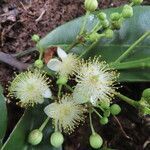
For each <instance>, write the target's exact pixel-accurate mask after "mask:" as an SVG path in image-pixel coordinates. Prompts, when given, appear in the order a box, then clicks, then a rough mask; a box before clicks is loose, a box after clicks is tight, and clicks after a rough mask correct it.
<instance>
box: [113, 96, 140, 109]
mask: <svg viewBox="0 0 150 150" xmlns="http://www.w3.org/2000/svg"><path fill="white" fill-rule="evenodd" d="M116 96H117V97H119V98H120V99H122V100H123V101H125V102H126V103H128V104H130V105H131V106H133V107H135V108H138V107H139V103H138V101H135V100H133V99H131V98H128V97H127V96H124V95H122V94H120V93H116Z"/></svg>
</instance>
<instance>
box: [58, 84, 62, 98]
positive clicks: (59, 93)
mask: <svg viewBox="0 0 150 150" xmlns="http://www.w3.org/2000/svg"><path fill="white" fill-rule="evenodd" d="M61 90H62V85H59V86H58V97H60V96H61Z"/></svg>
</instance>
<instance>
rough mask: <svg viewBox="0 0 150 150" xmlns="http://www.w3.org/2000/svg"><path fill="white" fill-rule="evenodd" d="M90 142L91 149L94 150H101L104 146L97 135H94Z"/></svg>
mask: <svg viewBox="0 0 150 150" xmlns="http://www.w3.org/2000/svg"><path fill="white" fill-rule="evenodd" d="M89 141H90V145H91V147H92V148H94V149H98V148H100V147H101V146H102V144H103V139H102V138H101V136H100V135H99V134H97V133H95V134H92V135H91V136H90V138H89Z"/></svg>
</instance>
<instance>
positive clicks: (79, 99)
mask: <svg viewBox="0 0 150 150" xmlns="http://www.w3.org/2000/svg"><path fill="white" fill-rule="evenodd" d="M73 99H74V101H75V102H76V103H78V104H84V103H87V102H88V101H89V95H88V94H87V92H86V91H84V90H83V89H82V88H81V87H79V86H78V85H77V86H76V88H75V89H74V92H73Z"/></svg>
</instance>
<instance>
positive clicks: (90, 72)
mask: <svg viewBox="0 0 150 150" xmlns="http://www.w3.org/2000/svg"><path fill="white" fill-rule="evenodd" d="M142 1H143V0H132V3H131V4H130V5H125V6H124V7H123V9H122V11H121V12H120V13H118V12H114V13H111V14H106V13H105V12H100V13H96V15H93V16H94V17H95V18H97V24H96V25H95V26H94V27H92V29H89V30H87V29H86V23H87V22H88V19H89V17H90V15H91V12H93V11H95V10H96V9H97V8H98V1H97V0H85V3H84V7H85V10H86V15H85V18H84V20H83V25H82V27H81V30H80V32H79V34H78V36H77V37H76V39H75V41H74V42H73V43H72V44H71V45H70V47H68V54H67V53H66V51H65V50H63V49H62V48H61V47H59V46H58V47H57V54H56V55H55V53H54V55H55V56H56V57H53V58H51V59H50V60H49V61H48V63H47V64H44V62H43V58H42V56H43V53H44V48H43V47H42V46H41V45H40V37H39V36H38V35H34V36H33V37H32V40H33V41H34V42H36V46H37V49H38V50H39V53H40V55H39V58H38V59H37V60H36V61H35V62H34V65H33V67H34V68H31V70H28V71H25V72H23V73H20V74H19V75H16V77H15V78H14V80H13V81H12V82H11V84H10V87H9V88H8V90H9V95H10V96H13V97H16V98H17V99H19V102H18V104H20V106H22V107H29V106H34V105H35V104H42V103H44V100H45V98H49V99H51V100H50V101H49V104H48V105H47V106H45V104H46V103H44V107H45V108H44V109H43V112H44V113H45V114H46V115H47V119H46V120H45V121H44V123H43V124H42V125H41V127H40V128H39V129H34V130H33V131H32V132H31V133H30V134H29V136H28V142H29V143H30V144H32V145H37V144H39V143H40V142H41V141H42V138H43V136H44V135H43V132H42V130H43V129H44V128H45V126H46V124H47V123H48V121H49V119H52V120H53V124H54V128H55V130H54V132H53V133H52V134H51V137H50V142H51V144H52V145H53V146H54V147H56V148H57V147H60V146H61V145H62V143H63V142H64V137H63V134H62V132H65V133H68V134H70V133H72V132H73V131H74V130H75V128H76V127H78V126H79V124H80V123H83V122H84V120H85V117H86V115H87V114H89V121H90V127H91V131H92V134H91V136H90V138H89V143H90V145H91V146H92V147H93V148H95V149H98V148H100V147H101V146H102V144H103V140H102V138H101V136H100V135H99V134H98V133H96V132H95V130H94V127H93V124H92V114H93V113H95V114H96V115H98V117H99V122H100V124H101V125H105V124H107V123H108V121H109V119H108V118H109V116H110V114H111V115H113V116H115V115H118V114H119V113H120V112H121V108H120V106H119V105H118V104H111V101H112V99H113V98H114V95H117V94H118V93H117V92H116V89H117V88H116V85H117V79H118V75H119V74H118V73H117V71H116V70H114V69H113V68H112V67H110V65H109V64H107V63H106V62H105V61H101V58H100V56H98V57H94V58H89V59H87V60H84V59H81V58H83V56H84V55H85V54H86V53H90V50H92V49H93V47H94V46H95V44H96V43H97V41H99V40H100V39H101V38H102V37H105V38H112V37H113V36H114V34H115V32H114V30H119V29H120V28H121V25H122V23H123V21H124V20H125V19H127V18H130V17H132V16H133V8H132V5H137V4H140V3H142ZM94 17H93V18H92V19H94ZM92 21H93V20H92ZM99 31H100V32H99ZM81 44H82V45H84V46H85V45H86V46H87V47H88V46H89V45H90V44H91V45H90V46H89V47H88V48H87V49H86V50H85V51H83V52H82V53H81V54H80V56H77V55H76V54H74V53H69V51H70V50H72V48H73V47H75V46H76V45H81ZM86 46H85V47H86ZM132 48H133V46H132V47H131V49H132ZM129 50H130V49H129ZM129 50H128V53H129ZM120 57H121V59H124V57H126V55H124V54H123V55H122V56H120ZM120 57H119V58H118V59H120ZM118 59H117V60H116V61H115V62H114V63H112V64H111V65H112V66H113V65H114V66H115V65H117V63H116V62H117V61H118ZM119 63H120V62H119ZM45 66H47V67H45ZM45 68H46V69H47V68H48V69H49V70H51V71H47V70H46V69H45ZM32 69H33V70H32ZM42 70H46V71H47V73H48V75H50V76H51V75H52V76H53V75H54V73H55V75H54V76H53V79H54V81H53V82H52V83H53V84H52V85H51V87H53V89H52V91H51V89H50V87H49V86H50V85H49V83H50V77H49V78H48V77H46V74H44V73H43V72H42ZM51 72H53V73H52V74H50V73H51ZM54 83H56V84H54ZM57 87H58V88H57ZM66 91H67V93H66ZM116 93H117V94H116ZM147 93H149V90H148V91H146V94H144V95H143V98H142V99H141V101H140V110H141V112H142V113H144V114H149V112H150V109H149V103H148V100H149V94H147ZM118 95H119V96H120V97H121V98H123V99H126V100H125V101H130V102H129V103H130V104H131V99H129V98H126V97H125V96H122V95H121V94H118ZM145 100H146V101H145ZM134 104H135V103H134ZM136 106H137V105H136ZM145 107H147V109H144V108H145Z"/></svg>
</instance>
